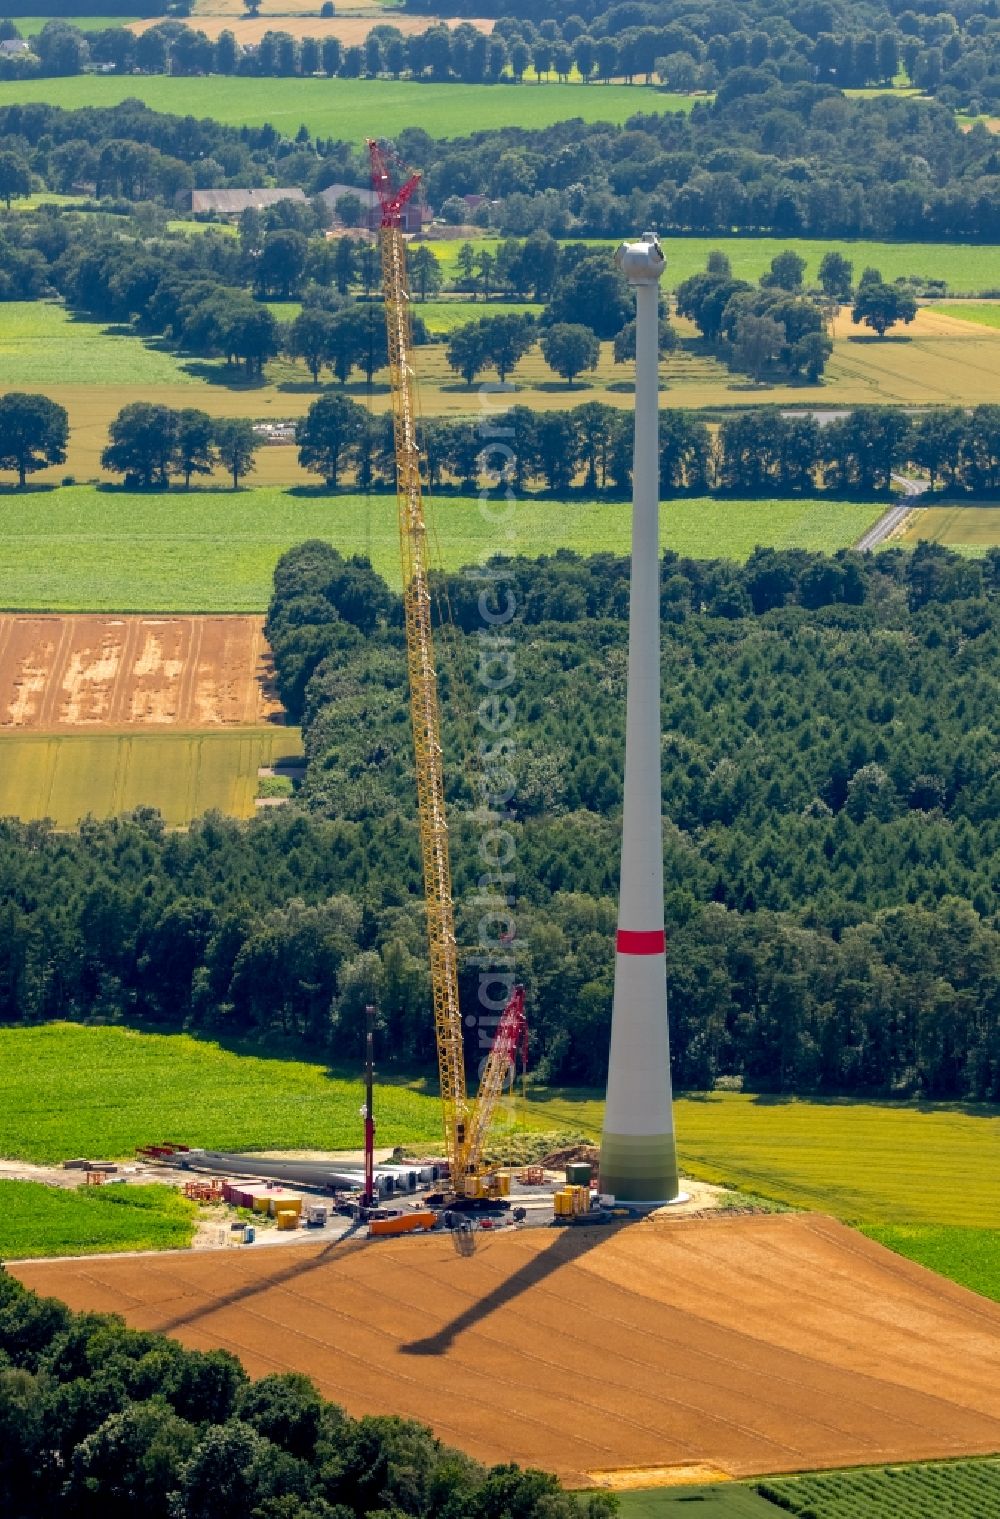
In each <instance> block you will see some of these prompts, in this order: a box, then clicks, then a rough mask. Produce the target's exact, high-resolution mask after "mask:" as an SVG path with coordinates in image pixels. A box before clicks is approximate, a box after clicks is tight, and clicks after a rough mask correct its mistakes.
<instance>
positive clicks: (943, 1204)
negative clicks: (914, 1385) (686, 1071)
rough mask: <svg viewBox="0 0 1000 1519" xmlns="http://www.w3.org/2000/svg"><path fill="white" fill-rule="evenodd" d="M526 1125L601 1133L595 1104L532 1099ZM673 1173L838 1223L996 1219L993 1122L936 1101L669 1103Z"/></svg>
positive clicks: (999, 1168) (571, 1098)
mask: <svg viewBox="0 0 1000 1519" xmlns="http://www.w3.org/2000/svg"><path fill="white" fill-rule="evenodd" d="M529 1106H530V1107H531V1108H532V1113H533V1120H534V1119H535V1118H537V1121H538V1122H539V1123H540V1124H543V1126H544V1127H545V1128H549V1129H567V1130H572V1131H574V1132H579V1133H584V1134H592V1135H598V1134H600V1130H601V1121H602V1115H603V1108H604V1104H603V1102H602V1101H601V1100H600V1099H599V1098H596V1097H594V1096H587V1095H585V1094H583V1093H577V1092H573V1091H569V1090H561V1091H552V1092H544V1091H542V1092H539V1093H536V1094H535V1096H534V1099H533V1101H531V1102H530V1103H529ZM676 1120H677V1143H678V1148H679V1153H680V1159H681V1164H682V1166H683V1167H684V1169H685V1170H686V1171H687V1172H688V1173H689V1174H690V1175H692V1176H696V1177H699V1178H701V1180H703V1181H710V1182H728V1183H730V1184H732V1185H733V1186H736V1187H739V1188H741V1189H742V1190H745V1191H747V1192H756V1193H759V1194H761V1195H762V1196H764V1197H770V1198H774V1199H775V1200H776V1201H778V1202H785V1203H790V1204H791V1205H793V1206H794V1207H799V1208H816V1209H818V1210H819V1211H820V1212H823V1213H830V1214H833V1215H834V1217H836V1218H840V1219H843V1220H844V1221H845V1222H846V1223H860V1224H864V1225H866V1226H867V1225H871V1226H887V1225H907V1226H913V1225H917V1226H921V1227H927V1226H932V1227H939V1226H944V1225H948V1226H958V1227H959V1228H961V1229H976V1228H978V1227H981V1226H982V1223H983V1220H984V1219H1000V1114H998V1110H997V1109H996V1108H987V1107H985V1106H984V1107H982V1108H978V1109H966V1110H963V1109H962V1108H960V1107H957V1106H955V1107H953V1106H949V1105H947V1104H934V1103H921V1104H915V1103H914V1104H910V1103H867V1102H854V1101H850V1100H848V1099H844V1100H842V1101H837V1100H831V1101H810V1100H809V1099H807V1098H794V1097H789V1098H780V1097H753V1096H749V1095H743V1094H733V1093H719V1092H715V1093H709V1094H706V1095H704V1096H691V1095H687V1096H684V1097H681V1098H679V1099H678V1101H677V1106H676Z"/></svg>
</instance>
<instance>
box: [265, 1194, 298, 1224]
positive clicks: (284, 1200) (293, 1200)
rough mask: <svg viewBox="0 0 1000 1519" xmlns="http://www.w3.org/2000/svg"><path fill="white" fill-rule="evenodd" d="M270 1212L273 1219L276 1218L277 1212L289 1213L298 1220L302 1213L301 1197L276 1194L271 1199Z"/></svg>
mask: <svg viewBox="0 0 1000 1519" xmlns="http://www.w3.org/2000/svg"><path fill="white" fill-rule="evenodd" d="M271 1212H272V1214H273V1215H274V1217H275V1218H277V1216H278V1214H279V1212H291V1213H294V1214H295V1216H296V1218H298V1216H299V1214H300V1213H301V1212H302V1199H301V1197H294V1196H289V1195H287V1194H285V1195H282V1193H280V1192H276V1193H275V1194H274V1196H273V1197H272V1198H271Z"/></svg>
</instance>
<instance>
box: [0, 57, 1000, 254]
mask: <svg viewBox="0 0 1000 1519" xmlns="http://www.w3.org/2000/svg"><path fill="white" fill-rule="evenodd" d="M540 88H542V87H541V86H540ZM637 99H641V97H637ZM0 147H2V149H3V150H4V151H8V152H10V153H11V154H12V155H14V158H15V159H20V160H23V162H24V163H25V164H26V165H27V167H28V169H29V171H30V172H31V173H32V174H33V175H35V176H37V179H38V181H40V182H41V183H43V184H45V185H47V186H49V187H50V188H52V189H62V190H66V189H70V188H72V185H73V184H74V183H77V182H81V181H84V182H90V183H99V184H101V185H102V193H103V194H104V195H106V196H109V197H112V198H115V197H117V198H120V199H121V201H122V209H132V208H134V206H135V204H136V203H137V202H143V201H152V202H154V203H155V202H159V203H161V204H166V205H168V206H173V205H175V204H177V202H178V198H180V199H181V201H183V197H184V194H185V192H186V191H188V190H190V188H191V186H192V185H193V184H194V183H195V181H197V184H198V186H199V187H201V188H213V187H218V186H228V185H246V184H259V183H261V182H263V181H264V180H266V179H267V178H273V179H274V180H276V181H277V182H278V183H279V184H283V185H300V186H302V188H303V189H305V190H306V192H307V193H311V194H314V193H316V192H317V191H319V190H322V189H323V188H325V187H326V186H328V185H331V184H336V183H341V182H344V183H348V184H354V185H358V186H364V185H366V184H367V182H368V167H367V163H366V162H365V161H364V160H363V157H362V144H361V143H360V142H353V143H345V142H337V141H331V140H327V139H320V140H317V139H313V138H312V137H310V135H309V132H308V131H307V130H306V128H305V127H302V128H301V129H300V130H299V131H298V132H297V133H296V134H295V135H294V137H283V136H282V135H281V134H280V133H279V132H278V131H276V129H275V128H273V127H269V126H264V127H259V128H234V127H225V126H221V125H220V124H218V123H216V122H213V121H210V120H201V121H196V120H195V119H194V118H192V117H186V118H181V117H175V116H169V115H162V114H158V113H156V112H154V111H150V110H148V109H147V108H146V107H145V106H143V105H142V104H141V103H140V102H139V101H136V100H131V101H124V102H122V104H121V105H119V106H116V107H114V108H109V109H97V108H88V109H86V110H79V111H64V110H62V109H60V108H59V107H57V106H51V105H42V104H34V105H23V106H21V105H19V106H7V107H4V108H2V109H0ZM397 147H398V148H399V151H400V153H401V155H402V157H403V159H404V160H405V161H406V162H408V163H411V164H414V165H416V166H418V167H419V168H420V169H421V170H422V171H423V173H424V176H425V177H424V186H425V191H426V194H427V197H428V200H429V202H430V204H431V205H432V206H433V207H435V208H437V207H440V206H441V205H442V204H443V203H444V202H445V201H446V200H447V199H448V198H449V197H454V196H461V195H467V194H477V195H482V196H485V197H487V200H488V202H489V203H488V204H486V205H485V206H483V207H481V208H480V209H479V211H477V212H476V213H475V217H476V218H477V219H478V220H479V221H480V222H481V224H482V225H483V226H489V227H493V228H495V229H496V230H498V231H500V232H502V233H504V234H509V235H514V236H525V235H527V234H528V233H530V232H533V231H536V230H539V229H545V230H547V231H549V232H551V233H552V234H553V235H556V236H569V235H579V236H617V235H623V234H625V233H630V232H634V230H635V227H636V226H638V225H644V226H647V225H648V226H655V227H656V228H657V229H658V230H659V231H660V233H661V234H663V235H683V234H684V233H697V234H712V233H726V234H729V233H732V232H734V231H735V232H746V233H773V234H775V235H777V236H787V237H794V236H810V237H831V238H832V237H837V238H845V237H846V238H850V237H886V238H913V239H916V240H922V241H929V240H935V239H936V240H953V239H966V240H971V241H980V242H1000V195H998V193H997V185H998V180H1000V146H998V143H997V139H996V138H995V137H993V136H992V135H991V134H990V133H989V132H988V131H987V130H986V127H985V125H984V124H983V123H981V122H977V123H976V124H974V125H973V126H972V127H971V129H970V130H968V131H964V130H962V125H961V123H960V122H959V121H958V120H957V119H956V117H955V114H954V111H953V110H952V109H951V108H950V107H949V106H947V105H945V104H943V103H941V102H939V101H936V100H930V99H924V100H921V99H916V98H909V97H900V96H888V95H880V96H875V97H871V98H853V97H847V96H845V95H843V94H842V93H841V92H840V91H839V90H837V89H836V88H834V87H833V86H830V85H822V84H814V83H800V84H787V85H786V84H782V83H781V82H780V81H777V80H775V79H774V78H773V77H772V76H770V75H767V74H761V73H760V71H755V70H752V69H750V70H743V71H736V73H734V75H733V76H732V78H731V80H730V81H729V87H728V88H727V90H725V91H720V92H719V94H718V96H717V97H716V99H715V100H714V102H709V101H702V102H698V103H696V104H695V106H694V109H693V110H692V111H691V112H690V113H688V114H685V113H682V112H670V111H666V112H656V111H653V112H648V113H645V114H643V113H641V112H637V114H636V115H635V116H634V117H632V118H631V119H630V120H629V121H628V122H627V123H626V125H625V126H624V127H614V126H610V125H608V124H607V123H594V124H590V125H588V124H585V123H583V122H580V121H567V122H560V123H558V124H557V125H555V126H552V127H548V128H545V129H540V130H533V131H529V130H526V129H522V128H517V127H508V128H504V129H503V130H500V131H491V132H478V133H475V134H473V135H471V136H469V137H464V138H461V137H459V138H451V139H447V140H443V141H435V140H434V139H432V138H430V137H429V136H428V134H427V133H426V132H424V131H422V130H421V129H419V128H411V129H409V130H406V131H403V132H401V133H399V135H398V138H397ZM130 155H131V157H130ZM102 159H103V161H104V166H105V167H110V168H112V169H113V168H114V167H115V164H116V163H118V164H122V165H124V167H125V169H126V172H124V173H119V174H118V175H117V177H116V176H114V175H112V176H111V177H110V178H109V179H104V177H103V176H102ZM136 166H137V167H136ZM493 202H495V204H493ZM7 236H8V237H10V236H11V232H10V229H8V230H7ZM914 272H915V273H918V274H919V273H920V272H921V271H919V270H916V271H914Z"/></svg>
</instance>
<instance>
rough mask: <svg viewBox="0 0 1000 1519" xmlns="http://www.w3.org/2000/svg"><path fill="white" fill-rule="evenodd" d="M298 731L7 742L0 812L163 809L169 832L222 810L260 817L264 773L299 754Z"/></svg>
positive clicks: (56, 815)
mask: <svg viewBox="0 0 1000 1519" xmlns="http://www.w3.org/2000/svg"><path fill="white" fill-rule="evenodd" d="M301 748H302V744H301V738H300V735H299V731H298V729H297V728H277V727H275V728H240V729H235V730H234V729H229V730H222V731H219V732H214V731H213V732H204V731H202V732H197V733H177V732H170V733H149V732H145V733H101V734H89V733H88V734H75V733H74V734H60V735H59V736H58V737H56V736H53V735H51V734H35V733H31V734H12V733H5V734H3V735H2V736H0V816H4V817H18V818H22V819H23V820H24V821H25V822H31V821H32V820H33V819H36V818H51V819H52V821H53V823H55V825H56V827H57V828H73V827H75V826H76V824H77V823H79V822H80V820H81V818H84V817H87V816H88V814H89V815H90V816H93V817H96V818H107V817H115V816H117V814H119V813H121V812H129V811H131V810H132V808H134V807H156V808H158V809H159V811H160V812H161V813H162V814H163V817H164V820H165V821H166V822H167V823H168V824H169V825H170V826H171V827H183V826H184V825H185V824H187V823H190V822H191V820H192V818H196V817H200V816H201V814H202V813H203V812H207V811H209V810H210V809H213V808H216V809H218V811H220V812H224V813H227V814H228V815H229V816H231V817H239V818H247V817H252V816H253V814H254V810H255V808H254V797H255V796H256V795H257V770H258V767H259V766H261V765H272V764H273V763H274V762H275V761H276V760H278V759H282V758H285V757H287V756H290V755H293V754H299V753H301Z"/></svg>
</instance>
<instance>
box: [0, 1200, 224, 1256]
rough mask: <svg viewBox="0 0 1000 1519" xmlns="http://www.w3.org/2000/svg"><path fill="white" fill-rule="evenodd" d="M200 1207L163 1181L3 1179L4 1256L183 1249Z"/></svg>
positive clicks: (0, 1237)
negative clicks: (76, 1183) (57, 1183)
mask: <svg viewBox="0 0 1000 1519" xmlns="http://www.w3.org/2000/svg"><path fill="white" fill-rule="evenodd" d="M197 1211H198V1208H197V1204H195V1203H192V1202H189V1201H188V1199H187V1198H186V1197H183V1196H181V1195H180V1194H179V1193H178V1192H177V1189H176V1188H175V1187H168V1186H165V1185H162V1184H153V1185H151V1186H142V1187H118V1186H111V1187H108V1186H104V1187H86V1186H84V1187H79V1188H72V1189H69V1188H61V1187H49V1186H45V1185H44V1184H43V1183H41V1182H35V1181H0V1257H2V1258H4V1259H6V1260H24V1259H25V1258H26V1257H31V1256H42V1255H96V1254H103V1253H104V1252H109V1251H117V1250H183V1249H184V1248H185V1247H186V1246H187V1245H189V1244H190V1243H191V1238H192V1236H193V1234H194V1220H195V1215H196V1214H197Z"/></svg>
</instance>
